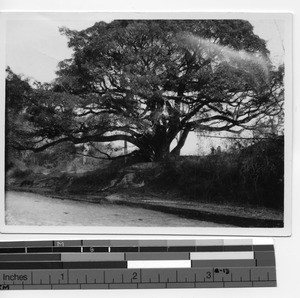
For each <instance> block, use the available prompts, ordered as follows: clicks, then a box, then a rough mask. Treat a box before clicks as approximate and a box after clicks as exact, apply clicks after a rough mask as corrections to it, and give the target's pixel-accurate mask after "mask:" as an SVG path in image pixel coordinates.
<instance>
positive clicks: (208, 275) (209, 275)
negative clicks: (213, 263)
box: [206, 271, 211, 279]
mask: <svg viewBox="0 0 300 298" xmlns="http://www.w3.org/2000/svg"><path fill="white" fill-rule="evenodd" d="M206 278H208V279H209V278H211V272H210V271H207V272H206Z"/></svg>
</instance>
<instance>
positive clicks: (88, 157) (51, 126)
mask: <svg viewBox="0 0 300 298" xmlns="http://www.w3.org/2000/svg"><path fill="white" fill-rule="evenodd" d="M290 17H291V16H290V15H287V14H274V15H272V14H250V13H248V14H236V15H235V14H226V13H223V14H222V13H219V14H215V16H214V14H210V15H205V14H198V15H197V14H194V15H190V16H189V14H187V13H186V14H179V13H177V14H173V15H172V14H163V13H161V14H156V15H155V14H142V13H141V14H130V13H114V14H112V13H19V14H18V13H7V14H6V15H5V27H4V29H3V30H4V31H5V35H4V36H1V39H3V40H1V42H2V43H3V48H4V50H5V66H4V67H5V75H4V78H3V80H1V83H3V84H4V85H5V87H4V88H5V98H4V99H2V104H3V106H4V105H5V109H4V110H5V115H4V116H5V141H4V140H3V143H5V145H3V146H5V197H4V202H3V206H4V210H2V211H3V215H4V226H5V227H7V228H8V229H12V228H14V227H16V228H18V229H19V230H18V231H20V229H22V227H40V228H43V227H53V228H61V231H63V230H64V227H73V228H74V229H75V227H78V228H89V227H93V228H96V229H97V231H98V232H101V231H105V228H113V229H114V231H116V232H119V231H123V229H127V231H135V230H134V229H135V228H137V230H138V231H139V232H143V231H148V230H147V229H148V228H149V229H150V228H151V229H152V230H151V231H155V233H160V231H161V230H160V229H162V230H163V231H166V232H168V231H169V232H176V229H177V228H180V231H181V233H182V231H186V233H196V234H203V233H204V234H205V233H206V232H205V231H210V232H209V233H210V234H222V233H227V232H226V231H230V234H232V232H233V231H235V229H242V230H243V231H246V233H247V231H249V233H251V231H257V230H260V229H262V230H264V231H266V230H267V231H272V230H276V231H278V230H279V231H284V229H285V228H286V227H287V226H288V223H289V222H290V218H289V214H290V201H291V196H290V192H291V190H290V182H289V181H290V179H288V178H290V171H291V161H290V156H291V150H292V148H291V134H292V132H291V125H290V124H291V119H290V118H291V117H290V115H291V105H292V98H291V92H289V90H288V89H289V88H290V86H291V84H290V83H289V82H288V84H287V77H289V78H290V74H291V69H290V68H289V67H287V63H286V61H287V57H289V56H288V55H291V51H290V44H291V35H287V33H286V32H287V31H288V30H289V29H291V28H290V27H291V22H290V21H291V20H290ZM3 71H4V70H3ZM2 81H3V82H2ZM3 114H4V112H3ZM287 158H288V159H287ZM153 228H154V230H153ZM211 228H213V232H211V231H212V229H211ZM76 229H77V228H76ZM77 231H78V229H77ZM220 231H222V232H220ZM184 233H185V232H184ZM228 233H229V232H228ZM233 233H234V232H233ZM243 234H245V232H243ZM254 234H255V233H254Z"/></svg>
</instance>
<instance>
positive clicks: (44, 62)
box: [6, 13, 284, 155]
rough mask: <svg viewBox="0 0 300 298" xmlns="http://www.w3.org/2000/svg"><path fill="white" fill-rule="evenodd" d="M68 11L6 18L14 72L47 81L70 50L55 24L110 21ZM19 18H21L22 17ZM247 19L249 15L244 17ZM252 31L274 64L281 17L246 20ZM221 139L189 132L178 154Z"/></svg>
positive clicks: (278, 58) (278, 59) (279, 58)
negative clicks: (252, 27) (265, 47)
mask: <svg viewBox="0 0 300 298" xmlns="http://www.w3.org/2000/svg"><path fill="white" fill-rule="evenodd" d="M74 15H75V14H73V15H70V14H62V13H60V14H58V13H56V14H53V15H52V16H51V18H50V17H49V14H35V15H34V18H30V19H29V18H28V17H27V18H26V19H24V17H22V15H21V16H18V18H17V19H14V20H10V21H8V22H7V28H6V34H7V35H6V64H7V65H8V66H10V67H11V69H12V70H13V71H14V72H15V73H17V74H23V75H24V76H25V77H30V78H32V79H33V80H38V81H40V82H50V81H51V80H53V79H54V78H55V71H56V70H57V64H58V62H60V61H62V60H63V59H67V58H70V56H71V50H70V49H69V48H68V46H67V38H66V37H65V36H62V35H61V34H60V33H59V31H58V28H59V27H62V26H66V27H68V28H70V29H76V30H82V29H85V28H87V27H90V26H92V25H93V24H94V23H95V22H97V21H100V20H104V21H106V22H109V21H111V19H110V18H109V17H110V16H108V15H106V16H105V15H104V14H101V16H100V15H97V14H95V13H93V14H91V13H90V14H84V13H77V14H76V19H75V18H74ZM22 18H23V19H22ZM248 20H249V19H248ZM249 21H250V22H251V24H252V25H253V26H254V32H255V33H256V34H257V35H258V36H260V37H261V38H263V39H265V40H266V41H267V47H268V49H269V50H270V52H271V59H272V60H273V62H274V63H275V64H279V63H282V62H284V21H282V20H274V19H270V18H269V17H268V18H267V19H257V18H256V19H254V20H249ZM218 145H221V147H222V149H224V147H225V143H224V141H223V140H221V139H207V138H203V137H201V138H199V137H197V136H196V135H195V134H190V135H189V137H188V139H187V142H186V145H185V146H184V148H183V150H182V151H183V152H182V154H186V155H189V154H195V153H196V152H197V153H200V152H199V150H200V151H201V153H209V151H210V147H211V146H214V147H217V146H218Z"/></svg>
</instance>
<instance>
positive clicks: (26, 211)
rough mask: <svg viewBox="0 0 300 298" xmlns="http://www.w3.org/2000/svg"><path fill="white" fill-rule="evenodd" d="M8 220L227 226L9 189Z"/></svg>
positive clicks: (57, 223)
mask: <svg viewBox="0 0 300 298" xmlns="http://www.w3.org/2000/svg"><path fill="white" fill-rule="evenodd" d="M5 221H6V224H7V225H36V226H43V225H45V226H46V225H47V226H53V225H54V226H65V225H68V226H136V227H143V226H144V227H155V226H156V227H217V226H222V227H224V225H218V224H216V223H211V222H206V221H200V220H199V221H198V220H192V219H185V218H181V217H179V216H176V215H172V214H166V213H163V212H157V211H152V210H146V209H142V208H131V207H126V206H119V205H115V204H113V203H109V202H107V203H101V204H93V203H88V202H81V201H72V200H60V199H55V198H49V197H45V196H42V195H38V194H33V193H26V192H16V191H8V192H6V199H5Z"/></svg>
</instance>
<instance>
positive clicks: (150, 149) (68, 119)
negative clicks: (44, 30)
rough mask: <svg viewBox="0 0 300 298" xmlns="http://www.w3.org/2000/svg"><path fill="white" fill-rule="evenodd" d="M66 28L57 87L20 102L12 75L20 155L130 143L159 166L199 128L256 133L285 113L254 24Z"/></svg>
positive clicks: (278, 80)
mask: <svg viewBox="0 0 300 298" xmlns="http://www.w3.org/2000/svg"><path fill="white" fill-rule="evenodd" d="M60 30H61V33H62V34H64V35H65V36H66V37H67V38H68V40H69V41H68V46H69V47H70V48H71V49H72V50H73V54H72V57H71V58H70V59H66V60H64V61H62V62H60V63H59V69H58V71H57V78H56V79H55V81H54V82H53V83H51V84H44V85H36V86H35V87H30V88H28V86H27V85H26V82H25V83H24V81H23V82H22V84H23V89H24V92H23V93H22V90H21V89H20V88H19V89H18V92H19V93H22V94H19V95H20V98H22V99H20V100H19V101H18V104H16V103H15V93H18V92H17V91H16V90H15V89H16V86H17V85H18V82H16V80H19V84H21V81H22V80H20V78H18V77H16V76H14V75H13V74H12V73H10V75H8V77H7V89H6V91H7V107H8V112H7V113H10V117H8V119H10V120H11V121H10V122H9V121H8V122H9V123H8V128H10V132H13V133H11V136H12V137H11V139H10V141H9V144H10V145H11V146H13V147H14V148H17V149H19V150H32V151H35V152H39V151H43V150H45V149H47V148H49V147H51V146H55V145H57V144H60V143H63V142H71V143H73V144H86V143H90V144H96V143H103V142H113V141H126V142H127V143H129V144H131V145H133V146H134V148H135V149H136V150H134V151H133V152H130V153H129V154H137V155H139V156H140V157H142V158H143V159H144V160H152V161H153V160H155V161H157V160H162V159H165V158H168V157H169V156H170V155H175V156H176V155H179V154H180V150H181V149H182V147H183V146H184V144H185V141H186V139H187V136H188V134H189V133H190V132H191V131H193V130H195V129H198V130H207V131H233V132H236V131H239V130H241V129H251V128H253V127H254V126H255V125H257V123H259V121H261V120H262V119H263V118H265V117H272V116H276V115H277V114H278V113H280V112H281V111H282V102H283V88H282V76H283V71H282V68H279V69H277V70H276V69H274V67H272V65H271V62H270V59H269V57H268V55H269V51H268V50H267V48H266V43H265V41H264V40H262V39H261V38H260V37H258V36H257V35H255V34H254V32H253V27H252V25H251V24H250V23H249V22H248V21H244V20H116V21H113V22H111V23H109V24H107V23H105V22H98V23H96V24H95V25H94V26H92V27H90V28H87V29H85V30H82V31H75V30H70V29H67V28H61V29H60ZM24 84H25V85H24ZM14 88H15V89H14ZM29 89H30V90H29ZM20 105H21V107H20ZM18 124H19V125H18Z"/></svg>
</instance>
